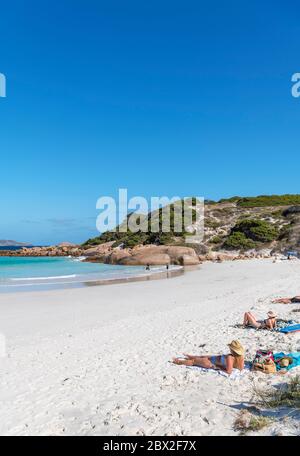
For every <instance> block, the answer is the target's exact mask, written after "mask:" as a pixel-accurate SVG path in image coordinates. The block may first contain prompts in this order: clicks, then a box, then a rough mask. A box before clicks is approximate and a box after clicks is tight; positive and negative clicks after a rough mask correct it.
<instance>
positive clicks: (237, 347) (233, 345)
mask: <svg viewBox="0 0 300 456" xmlns="http://www.w3.org/2000/svg"><path fill="white" fill-rule="evenodd" d="M228 347H229V348H230V350H231V351H232V352H233V353H235V354H236V355H239V356H243V355H244V354H245V349H244V347H243V346H242V344H241V343H240V342H239V341H238V340H233V341H232V342H230V344H228Z"/></svg>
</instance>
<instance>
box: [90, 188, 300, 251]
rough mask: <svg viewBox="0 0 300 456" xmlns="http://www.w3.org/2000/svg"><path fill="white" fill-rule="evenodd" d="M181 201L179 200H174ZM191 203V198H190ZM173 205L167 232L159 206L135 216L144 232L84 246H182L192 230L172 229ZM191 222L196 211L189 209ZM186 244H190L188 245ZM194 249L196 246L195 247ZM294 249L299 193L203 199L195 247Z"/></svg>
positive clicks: (299, 225) (107, 236)
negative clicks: (200, 230)
mask: <svg viewBox="0 0 300 456" xmlns="http://www.w3.org/2000/svg"><path fill="white" fill-rule="evenodd" d="M176 204H181V202H178V203H175V205H176ZM192 204H195V199H191V207H192ZM175 205H174V204H172V205H170V212H171V231H170V232H169V233H163V232H162V229H161V228H162V227H161V221H162V209H160V210H159V211H155V212H154V213H152V214H151V213H149V214H148V215H147V216H140V215H137V214H136V215H135V217H136V218H137V219H139V221H140V222H142V223H143V224H144V223H146V227H147V230H146V232H141V231H139V232H137V233H132V232H130V231H127V232H125V233H124V232H121V230H120V229H119V228H120V227H117V229H116V231H115V232H113V231H108V232H106V233H103V234H102V235H101V236H98V237H96V238H94V239H89V240H88V241H87V242H86V243H85V244H84V245H85V246H93V245H98V244H102V243H105V242H108V241H114V244H113V246H114V247H116V246H118V245H120V244H123V245H124V246H125V247H134V246H135V245H138V244H166V245H184V244H185V239H186V236H188V235H189V234H191V233H193V232H194V227H193V226H190V227H189V228H188V229H187V230H186V231H183V232H176V229H175V228H174V210H175V209H174V207H175ZM193 211H194V212H193V221H195V220H196V211H195V210H194V209H193ZM153 218H154V219H158V221H159V230H158V232H155V233H154V232H152V231H151V230H150V229H149V227H150V222H151V220H153ZM188 245H190V244H188ZM195 248H196V246H195ZM265 248H268V249H272V250H275V251H285V250H298V251H299V252H300V195H270V196H266V195H262V196H257V197H239V196H235V197H232V198H228V199H222V200H220V201H218V202H216V201H211V200H209V201H206V202H205V217H204V240H203V243H202V244H201V245H200V246H197V250H198V251H201V250H206V251H207V250H216V251H219V250H240V251H247V250H252V249H256V250H261V249H265Z"/></svg>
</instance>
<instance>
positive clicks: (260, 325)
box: [243, 310, 277, 329]
mask: <svg viewBox="0 0 300 456" xmlns="http://www.w3.org/2000/svg"><path fill="white" fill-rule="evenodd" d="M276 317H277V315H276V314H274V312H272V310H270V311H269V312H268V318H267V319H266V320H263V321H258V320H256V318H255V316H254V315H253V314H252V313H251V312H246V313H245V314H244V322H243V325H244V327H246V326H251V327H252V328H256V329H275V328H276Z"/></svg>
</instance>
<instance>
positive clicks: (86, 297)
mask: <svg viewBox="0 0 300 456" xmlns="http://www.w3.org/2000/svg"><path fill="white" fill-rule="evenodd" d="M299 274H300V262H299V261H282V262H278V263H272V261H271V260H250V261H234V262H224V263H221V264H217V263H205V264H203V265H202V266H201V267H200V268H199V269H198V270H194V271H190V272H187V273H186V274H184V275H183V276H180V277H176V278H172V279H162V280H154V281H147V282H136V283H126V284H114V285H107V286H97V287H96V286H95V287H87V288H80V289H68V290H52V291H37V292H20V293H9V294H1V295H0V314H1V325H0V331H1V332H2V333H3V334H4V335H5V338H6V356H5V357H2V358H0V366H1V374H0V404H1V405H0V407H1V418H0V434H1V435H74V434H76V435H144V434H146V435H233V434H236V433H235V431H234V430H233V422H234V419H235V417H236V416H237V414H238V411H239V409H240V408H241V406H242V405H243V404H247V403H248V401H251V398H252V395H253V384H256V385H258V386H260V387H263V386H267V385H270V384H277V383H282V382H284V381H285V380H286V379H287V378H288V377H290V376H291V375H293V374H295V373H297V371H298V373H299V370H298V369H299V368H297V369H294V370H292V371H291V372H290V373H288V374H287V375H285V376H279V375H269V376H267V375H264V374H260V373H255V374H254V373H251V372H249V371H247V372H245V373H244V375H243V376H241V377H240V378H237V379H234V378H233V379H231V378H226V377H224V376H222V375H220V374H218V373H216V372H213V371H211V372H201V370H195V369H189V368H186V367H183V366H175V365H172V364H170V363H169V362H168V361H169V360H170V359H171V358H172V357H173V356H176V355H181V354H182V352H190V353H193V354H218V353H227V352H228V349H227V347H226V344H227V343H228V342H230V341H231V340H232V339H239V340H240V341H241V342H242V344H243V345H244V346H245V347H246V349H247V351H246V359H248V360H251V359H252V358H253V355H254V354H255V351H256V349H257V348H270V349H273V350H274V351H285V352H287V351H288V352H289V351H296V350H298V351H300V332H299V333H295V334H291V335H283V334H278V333H273V332H272V333H271V332H268V331H255V330H250V329H239V328H235V327H233V325H234V324H236V323H241V322H242V317H243V313H244V312H245V311H246V310H251V311H252V312H253V313H255V314H257V317H258V318H265V316H266V312H267V311H268V310H270V309H272V310H274V311H276V312H277V313H278V315H279V316H280V317H282V318H288V319H290V318H293V319H296V320H299V319H300V313H299V314H297V313H292V310H293V309H295V308H297V305H296V304H294V305H283V304H273V305H272V304H270V301H271V299H272V298H274V297H279V296H293V295H295V294H297V293H298V294H300V281H299ZM298 307H299V308H300V305H299V304H298ZM298 315H299V318H297V316H298ZM204 344H205V346H204ZM299 431H300V429H299V421H297V417H295V416H294V415H293V414H290V415H288V416H285V417H283V418H282V417H281V418H280V416H278V417H276V420H274V422H273V423H272V424H271V425H270V426H268V427H267V428H265V429H263V430H261V431H260V432H259V433H260V434H268V435H273V434H278V435H295V434H299Z"/></svg>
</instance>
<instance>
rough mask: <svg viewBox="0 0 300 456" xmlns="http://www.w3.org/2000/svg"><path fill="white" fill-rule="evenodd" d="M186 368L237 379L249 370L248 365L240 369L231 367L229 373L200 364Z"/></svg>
mask: <svg viewBox="0 0 300 456" xmlns="http://www.w3.org/2000/svg"><path fill="white" fill-rule="evenodd" d="M186 367H187V369H191V370H195V371H198V372H211V373H213V374H215V375H222V377H226V378H229V379H230V380H239V379H240V378H242V377H243V376H244V375H245V374H246V373H247V372H249V366H248V365H247V366H246V365H245V368H244V369H243V370H242V371H240V370H239V369H233V370H232V373H231V374H227V372H224V371H222V370H215V369H206V368H205V367H200V366H186Z"/></svg>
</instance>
